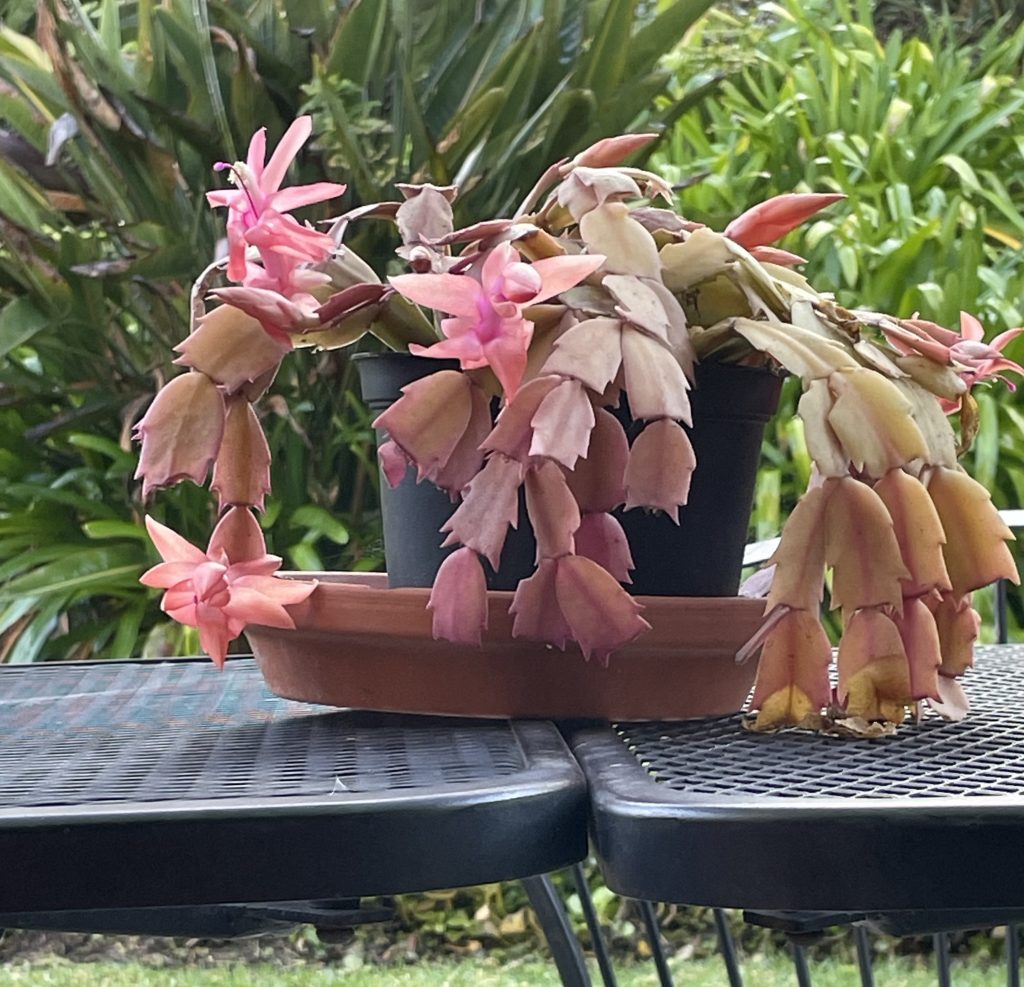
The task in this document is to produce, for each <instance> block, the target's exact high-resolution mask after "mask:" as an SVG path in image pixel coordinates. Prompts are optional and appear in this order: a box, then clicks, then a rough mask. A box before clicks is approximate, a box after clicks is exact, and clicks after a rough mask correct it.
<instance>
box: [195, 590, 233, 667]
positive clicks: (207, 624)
mask: <svg viewBox="0 0 1024 987" xmlns="http://www.w3.org/2000/svg"><path fill="white" fill-rule="evenodd" d="M196 626H198V628H199V645H200V647H201V648H202V649H203V651H205V652H206V653H207V654H208V655H209V656H210V658H212V659H213V663H214V664H215V665H217V666H218V667H219V668H223V667H224V659H225V658H226V657H227V653H228V644H229V642H230V641H231V640H232V639H233V638H234V637H236V635H235V634H232V633H231V631H230V629H229V628H228V622H227V618H226V617H225V616H224V614H223V612H222V611H220V610H218V609H216V608H214V607H208V606H205V605H203V604H200V605H199V606H198V607H197V608H196Z"/></svg>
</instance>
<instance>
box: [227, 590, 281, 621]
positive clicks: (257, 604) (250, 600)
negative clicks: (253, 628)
mask: <svg viewBox="0 0 1024 987" xmlns="http://www.w3.org/2000/svg"><path fill="white" fill-rule="evenodd" d="M224 613H225V614H227V615H228V616H229V617H231V618H233V619H234V620H237V621H240V622H241V623H242V625H243V626H248V625H249V624H259V625H261V626H263V627H284V628H287V629H288V630H292V629H293V628H294V627H295V621H294V620H292V618H291V617H290V616H289V614H288V611H287V610H285V608H284V607H283V606H281V604H280V603H278V602H276V601H275V600H272V599H270V597H268V596H265V595H264V594H263V593H261V592H259V591H258V590H256V589H252V588H250V587H247V586H232V587H231V601H230V603H228V604H227V605H226V606H225V607H224Z"/></svg>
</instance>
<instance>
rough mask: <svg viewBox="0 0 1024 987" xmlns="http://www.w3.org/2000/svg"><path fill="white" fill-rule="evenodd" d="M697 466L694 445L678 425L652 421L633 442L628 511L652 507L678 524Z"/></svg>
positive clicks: (669, 420)
mask: <svg viewBox="0 0 1024 987" xmlns="http://www.w3.org/2000/svg"><path fill="white" fill-rule="evenodd" d="M696 466H697V458H696V456H695V455H694V453H693V446H692V445H690V440H689V438H688V437H687V435H686V433H685V432H684V431H683V430H682V428H681V427H680V425H679V424H678V423H677V422H674V421H672V420H671V419H669V418H662V419H659V420H658V421H655V422H651V423H650V424H649V425H648V426H647V427H646V428H645V429H644V430H643V431H642V432H641V433H640V434H639V435H638V436H637V437H636V439H634V441H633V446H632V448H631V449H630V450H629V463H628V464H627V466H626V477H625V484H626V510H627V511H628V510H630V508H633V507H649V508H654V509H656V510H661V511H664V512H665V513H666V514H667V515H668V516H669V517H670V518H672V520H673V521H675V522H676V524H678V523H679V507H680V506H681V505H682V504H685V503H686V499H687V497H688V496H689V492H690V478H691V477H692V475H693V471H694V469H695V468H696Z"/></svg>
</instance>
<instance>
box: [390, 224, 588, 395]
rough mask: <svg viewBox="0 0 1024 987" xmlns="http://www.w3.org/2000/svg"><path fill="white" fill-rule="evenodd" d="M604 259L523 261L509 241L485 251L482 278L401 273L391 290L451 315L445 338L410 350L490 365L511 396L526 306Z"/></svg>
mask: <svg viewBox="0 0 1024 987" xmlns="http://www.w3.org/2000/svg"><path fill="white" fill-rule="evenodd" d="M602 263H604V257H601V256H599V255H586V256H584V255H579V256H575V257H570V256H565V257H550V258H547V259H545V260H539V261H536V262H535V263H533V264H527V263H524V262H523V261H522V259H521V258H520V256H519V253H518V251H517V250H516V249H515V247H513V246H512V244H510V243H503V244H501V245H500V246H498V247H495V249H494V250H492V251H491V252H490V253H488V254H487V256H486V258H485V259H484V261H483V264H482V265H480V277H479V280H477V278H476V277H473V276H472V275H466V274H402V275H399V276H398V277H394V278H391V284H392V285H393V286H394V288H395V289H396V290H397V291H398V292H400V293H401V294H402V295H404V296H405V297H406V298H408V299H409V300H410V301H413V302H416V303H417V304H418V305H425V306H427V307H428V308H433V309H436V310H437V311H440V312H447V313H449V314H450V315H452V316H454V318H451V319H445V320H444V321H443V322H442V323H441V329H442V330H443V332H444V334H445V336H446V337H447V339H444V340H442V341H441V342H439V343H435V344H434V345H433V346H419V345H417V344H412V345H410V347H409V352H410V353H414V354H415V355H417V356H430V357H436V358H438V359H450V358H455V359H458V360H459V363H460V365H461V367H462V369H463V370H475V369H477V368H479V367H487V366H489V367H490V368H491V369H492V370H493V371H494V373H495V374H496V375H497V377H498V380H499V381H500V382H501V386H502V387H503V388H504V390H505V395H506V397H509V398H511V397H512V396H513V395H514V394H515V392H516V390H517V389H518V387H519V384H520V382H521V381H522V379H523V373H524V371H525V370H526V351H527V349H528V348H529V345H530V340H531V339H532V338H533V323H532V322H530V321H529V320H528V319H526V318H525V316H524V315H523V309H524V308H526V307H527V306H528V305H535V304H537V303H538V302H542V301H545V300H546V299H548V298H553V297H554V296H555V295H557V294H559V293H560V292H563V291H566V290H567V289H569V288H572V287H573V286H574V285H577V284H579V282H580V281H582V280H583V279H584V278H586V277H588V276H589V275H591V274H593V273H594V271H596V270H597V269H598V268H599V267H600V266H601V264H602Z"/></svg>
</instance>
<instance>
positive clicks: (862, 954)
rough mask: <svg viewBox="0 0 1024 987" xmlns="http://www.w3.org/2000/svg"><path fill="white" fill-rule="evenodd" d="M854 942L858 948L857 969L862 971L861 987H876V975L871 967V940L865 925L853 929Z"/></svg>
mask: <svg viewBox="0 0 1024 987" xmlns="http://www.w3.org/2000/svg"><path fill="white" fill-rule="evenodd" d="M853 941H854V943H855V944H856V946H857V967H858V968H859V969H860V983H861V987H875V973H874V970H873V969H872V967H871V940H870V939H869V938H868V930H867V929H865V928H864V926H863V925H855V926H854V927H853Z"/></svg>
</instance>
